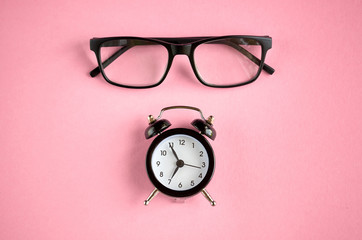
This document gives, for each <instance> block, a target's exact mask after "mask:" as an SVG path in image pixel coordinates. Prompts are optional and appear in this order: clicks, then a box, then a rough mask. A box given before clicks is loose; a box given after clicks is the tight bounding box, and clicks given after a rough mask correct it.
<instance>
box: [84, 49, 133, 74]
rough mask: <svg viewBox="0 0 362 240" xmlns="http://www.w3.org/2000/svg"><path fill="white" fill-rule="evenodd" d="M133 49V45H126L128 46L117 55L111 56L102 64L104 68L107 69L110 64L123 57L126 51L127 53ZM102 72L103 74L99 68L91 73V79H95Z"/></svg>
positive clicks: (117, 52)
mask: <svg viewBox="0 0 362 240" xmlns="http://www.w3.org/2000/svg"><path fill="white" fill-rule="evenodd" d="M131 47H132V46H131V45H126V46H124V47H122V48H121V49H119V50H117V51H116V52H115V53H113V55H112V56H110V57H109V58H107V59H106V60H105V61H104V62H102V66H103V68H106V67H107V66H108V65H109V64H111V63H112V62H113V61H114V60H116V59H117V58H118V57H119V56H121V55H122V54H123V53H124V52H125V51H127V50H128V49H130V48H131ZM100 72H101V69H100V68H99V66H98V67H96V68H94V69H93V70H92V71H91V72H90V75H91V77H95V76H97V75H98V74H99V73H100Z"/></svg>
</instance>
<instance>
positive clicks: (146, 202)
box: [143, 188, 158, 206]
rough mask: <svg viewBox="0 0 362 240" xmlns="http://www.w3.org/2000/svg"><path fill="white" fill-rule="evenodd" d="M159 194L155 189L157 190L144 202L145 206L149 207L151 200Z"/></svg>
mask: <svg viewBox="0 0 362 240" xmlns="http://www.w3.org/2000/svg"><path fill="white" fill-rule="evenodd" d="M157 193H158V189H157V188H155V189H154V190H153V191H152V192H151V194H150V196H148V198H147V199H146V200H145V201H144V202H143V204H144V205H145V206H147V205H148V204H149V203H150V202H151V200H152V199H153V198H154V197H155V196H156V195H157Z"/></svg>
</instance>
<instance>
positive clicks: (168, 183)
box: [168, 167, 180, 184]
mask: <svg viewBox="0 0 362 240" xmlns="http://www.w3.org/2000/svg"><path fill="white" fill-rule="evenodd" d="M179 168H180V167H176V169H175V171H174V172H173V174H172V176H171V178H170V179H169V180H170V182H169V183H168V184H170V183H171V180H172V178H173V176H175V174H176V173H177V171H178V169H179Z"/></svg>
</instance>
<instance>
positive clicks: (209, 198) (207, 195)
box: [201, 189, 216, 207]
mask: <svg viewBox="0 0 362 240" xmlns="http://www.w3.org/2000/svg"><path fill="white" fill-rule="evenodd" d="M201 193H202V195H204V197H205V198H206V199H207V200H208V201H209V202H210V204H211V206H213V207H214V206H215V205H216V202H215V201H214V199H212V197H211V196H210V194H209V193H208V192H207V191H206V189H202V191H201Z"/></svg>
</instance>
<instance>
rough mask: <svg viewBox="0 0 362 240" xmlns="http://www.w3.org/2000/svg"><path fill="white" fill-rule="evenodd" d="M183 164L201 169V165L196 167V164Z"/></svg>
mask: <svg viewBox="0 0 362 240" xmlns="http://www.w3.org/2000/svg"><path fill="white" fill-rule="evenodd" d="M184 165H185V166H189V167H194V168H200V169H201V167H198V166H195V165H191V164H187V163H184Z"/></svg>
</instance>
